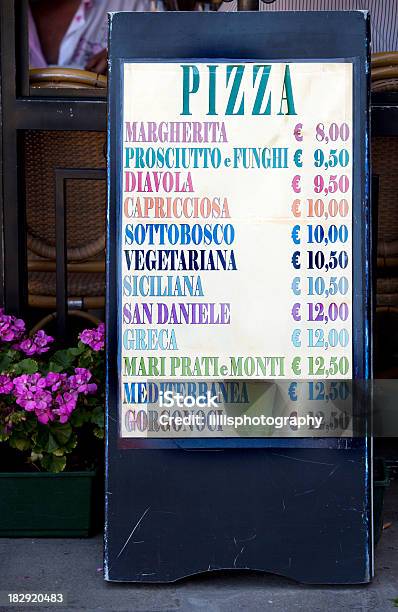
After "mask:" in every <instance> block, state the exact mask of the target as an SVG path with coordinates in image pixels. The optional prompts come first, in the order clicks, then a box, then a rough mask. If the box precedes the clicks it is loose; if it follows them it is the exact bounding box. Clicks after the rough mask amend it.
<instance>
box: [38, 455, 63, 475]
mask: <svg viewBox="0 0 398 612" xmlns="http://www.w3.org/2000/svg"><path fill="white" fill-rule="evenodd" d="M41 465H42V467H43V468H44V469H45V470H46V471H47V472H62V471H63V470H64V469H65V466H66V457H65V456H63V457H56V456H55V455H46V456H45V457H43V459H42V460H41Z"/></svg>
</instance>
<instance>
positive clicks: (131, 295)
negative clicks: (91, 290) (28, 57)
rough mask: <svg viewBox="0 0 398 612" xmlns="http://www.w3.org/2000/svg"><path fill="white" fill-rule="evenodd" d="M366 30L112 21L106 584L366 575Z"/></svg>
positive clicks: (334, 23) (275, 17)
mask: <svg viewBox="0 0 398 612" xmlns="http://www.w3.org/2000/svg"><path fill="white" fill-rule="evenodd" d="M368 36H369V34H368V16H367V13H364V12H344V13H343V12H333V13H327V12H326V13H288V12H284V13H272V14H267V13H261V12H260V13H236V14H232V13H220V14H211V13H210V14H206V13H204V14H195V13H169V14H167V13H165V14H157V13H147V14H131V13H114V14H111V16H110V51H109V53H110V55H109V57H110V83H109V88H110V90H109V147H108V150H109V204H108V269H107V281H108V282H107V284H108V296H107V297H108V302H107V330H108V339H107V445H106V446H107V449H106V452H107V455H106V465H107V485H106V531H105V577H106V579H108V580H124V581H134V582H168V581H173V580H176V579H178V578H182V577H184V576H187V575H191V574H194V573H200V572H204V571H210V570H215V569H228V568H231V569H237V568H249V569H262V570H266V571H271V572H276V573H278V574H283V575H286V576H288V577H291V578H295V579H297V580H301V581H304V582H310V583H345V582H346V583H351V582H366V581H369V580H370V578H371V574H372V545H371V537H372V535H371V529H370V524H371V502H370V490H371V489H370V487H371V483H370V476H369V459H370V449H369V444H368V440H367V438H366V435H365V434H364V433H363V432H362V433H361V435H359V436H356V435H355V432H354V426H353V414H354V413H355V409H356V403H357V402H358V400H357V399H356V397H355V388H354V387H353V385H352V381H362V380H366V379H367V378H369V376H370V368H371V362H370V348H369V337H370V329H369V324H370V314H369V313H370V292H369V288H370V277H369V272H368V264H369V261H370V259H369V258H370V253H369V244H370V237H369V232H370V229H369V228H370V213H369V202H368V193H367V189H368V150H367V130H368V124H367V105H368V82H367V62H368ZM347 406H350V409H347ZM199 451H200V452H199ZM364 507H365V508H366V512H365V515H364V514H363V513H362V512H361V513H359V512H358V509H359V508H362V509H363V508H364ZM271 524H272V529H270V525H271ZM314 536H315V537H314ZM176 551H178V554H177V553H176ZM347 551H349V552H347Z"/></svg>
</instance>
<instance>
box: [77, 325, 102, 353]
mask: <svg viewBox="0 0 398 612" xmlns="http://www.w3.org/2000/svg"><path fill="white" fill-rule="evenodd" d="M79 338H80V340H81V341H82V342H83V344H87V346H89V347H90V348H91V349H92V350H93V351H101V350H102V349H103V348H104V346H105V325H104V323H100V324H99V325H98V327H97V329H85V330H84V331H82V333H81V334H80V336H79Z"/></svg>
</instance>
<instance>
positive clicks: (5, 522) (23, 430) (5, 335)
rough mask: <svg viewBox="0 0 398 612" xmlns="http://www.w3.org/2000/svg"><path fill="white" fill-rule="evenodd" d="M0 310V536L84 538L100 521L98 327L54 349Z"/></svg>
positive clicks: (100, 330) (100, 359)
mask: <svg viewBox="0 0 398 612" xmlns="http://www.w3.org/2000/svg"><path fill="white" fill-rule="evenodd" d="M53 342H54V339H53V338H52V337H51V336H49V335H47V334H46V333H45V332H44V331H43V330H40V331H38V332H36V333H35V334H34V335H33V336H31V337H29V336H27V334H26V326H25V323H24V321H22V320H21V319H17V318H16V317H13V316H10V315H6V314H5V313H4V312H3V310H0V457H1V459H2V465H1V469H2V470H4V471H2V472H0V536H7V537H9V536H25V537H34V536H69V537H71V536H79V537H82V536H87V535H89V534H90V533H91V532H92V530H93V527H94V524H95V519H97V523H98V521H100V520H101V511H102V502H100V498H99V496H96V492H97V491H98V486H97V483H98V480H99V479H98V477H97V478H96V474H97V473H98V471H101V461H102V454H103V453H102V444H103V442H102V439H103V436H104V384H103V378H104V367H103V365H104V364H103V353H104V350H103V349H104V325H103V324H100V325H99V326H98V327H97V328H94V329H88V330H85V331H83V332H82V333H81V334H80V336H79V339H78V340H77V342H76V345H75V346H72V347H69V348H65V349H62V350H56V351H55V350H53V348H52V347H53Z"/></svg>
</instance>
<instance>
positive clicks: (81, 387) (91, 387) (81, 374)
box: [69, 368, 97, 395]
mask: <svg viewBox="0 0 398 612" xmlns="http://www.w3.org/2000/svg"><path fill="white" fill-rule="evenodd" d="M91 376H92V374H91V372H90V370H87V369H86V368H75V375H74V376H69V387H70V389H71V390H73V391H77V393H84V395H87V394H88V393H95V392H96V390H97V385H96V384H95V383H89V382H88V381H89V380H90V379H91Z"/></svg>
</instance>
